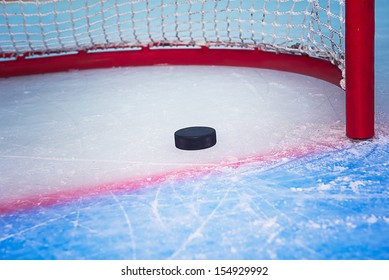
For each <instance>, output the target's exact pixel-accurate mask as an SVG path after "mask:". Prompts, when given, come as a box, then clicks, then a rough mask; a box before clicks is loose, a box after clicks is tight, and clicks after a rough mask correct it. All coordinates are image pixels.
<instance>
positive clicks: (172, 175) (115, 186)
mask: <svg viewBox="0 0 389 280" xmlns="http://www.w3.org/2000/svg"><path fill="white" fill-rule="evenodd" d="M340 142H341V141H340ZM340 142H338V143H340ZM339 145H340V144H338V145H331V144H329V143H321V144H318V143H315V144H310V145H301V146H298V147H293V148H289V149H285V150H280V151H272V152H270V153H267V154H262V155H258V156H254V157H248V158H242V159H239V160H236V161H234V162H221V163H220V164H217V165H214V164H212V165H206V166H202V167H193V168H187V169H181V170H175V171H170V172H166V173H163V174H157V175H154V176H147V177H143V178H137V179H129V180H125V181H122V182H111V183H102V184H99V185H94V186H80V187H77V188H72V189H71V190H63V191H58V192H55V193H50V194H35V195H31V196H28V197H24V198H19V199H15V200H11V201H8V202H5V203H4V202H3V203H2V204H1V205H0V215H5V214H11V213H14V212H19V211H27V210H34V209H39V208H42V207H49V206H54V205H57V204H63V203H67V202H72V201H76V200H77V199H80V198H89V197H97V196H100V195H105V194H109V193H110V192H119V191H126V192H133V191H135V190H138V189H141V188H145V187H152V186H153V185H156V184H160V183H163V182H165V181H170V180H185V179H188V178H193V177H197V176H201V175H207V174H218V173H219V174H222V173H225V172H228V171H231V170H233V169H237V168H239V167H241V166H244V165H248V164H263V165H265V164H272V163H276V162H277V161H279V160H281V159H283V158H287V159H293V158H300V157H303V156H307V155H310V154H314V153H318V152H325V151H330V150H335V149H336V150H337V149H339ZM337 146H338V147H337Z"/></svg>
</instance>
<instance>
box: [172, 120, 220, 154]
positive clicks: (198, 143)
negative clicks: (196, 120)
mask: <svg viewBox="0 0 389 280" xmlns="http://www.w3.org/2000/svg"><path fill="white" fill-rule="evenodd" d="M174 141H175V144H176V147H177V148H178V149H181V150H191V151H193V150H202V149H207V148H210V147H212V146H214V145H215V144H216V130H215V129H213V128H212V127H205V126H192V127H186V128H182V129H180V130H177V131H176V132H175V133H174Z"/></svg>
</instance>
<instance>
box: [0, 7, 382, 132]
mask: <svg viewBox="0 0 389 280" xmlns="http://www.w3.org/2000/svg"><path fill="white" fill-rule="evenodd" d="M0 9H1V16H0V77H9V76H16V75H28V74H38V73H47V72H56V71H66V70H69V69H89V68H101V67H118V66H137V65H155V64H164V63H166V64H177V65H187V64H188V65H189V64H192V65H193V64H197V65H198V64H201V65H231V66H247V67H263V68H270V69H278V70H282V71H291V72H296V73H300V74H306V75H310V76H314V77H317V78H320V79H324V80H326V81H329V82H331V83H334V84H337V85H339V86H340V87H342V88H343V89H345V91H346V133H347V136H348V137H350V138H355V139H367V138H371V137H373V135H374V0H358V1H355V0H214V1H211V0H155V1H154V0H153V1H146V0H51V1H46V0H14V1H10V0H7V1H5V0H0ZM346 66H347V67H346Z"/></svg>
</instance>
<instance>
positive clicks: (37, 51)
mask: <svg viewBox="0 0 389 280" xmlns="http://www.w3.org/2000/svg"><path fill="white" fill-rule="evenodd" d="M344 6H345V3H344V0H214V1H211V0H153V1H145V0H132V1H129V0H51V1H45V0H29V1H27V0H23V1H22V0H17V1H9V0H8V1H5V0H0V9H1V15H0V60H8V59H11V60H12V59H15V58H17V57H18V56H20V55H27V56H32V55H47V54H61V53H67V52H77V51H80V50H88V51H91V50H102V49H104V50H107V49H108V50H109V49H121V48H136V47H139V46H145V45H147V46H165V47H166V46H188V47H196V46H208V47H237V48H248V49H250V48H257V49H261V50H264V51H272V52H280V53H292V54H298V55H301V54H306V55H309V56H311V57H316V58H322V59H326V60H329V61H331V62H332V63H334V64H335V65H338V66H339V68H340V69H341V70H342V71H344V64H345V63H344V36H345V30H344V29H345V28H344V24H345V15H344V14H345V7H344Z"/></svg>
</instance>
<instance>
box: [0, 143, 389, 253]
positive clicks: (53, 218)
mask: <svg viewBox="0 0 389 280" xmlns="http://www.w3.org/2000/svg"><path fill="white" fill-rule="evenodd" d="M388 166H389V143H388V141H378V142H377V141H371V142H362V143H357V144H355V145H351V146H350V147H349V148H347V149H344V150H338V151H333V152H330V153H323V154H316V155H311V156H308V157H302V158H296V159H293V160H292V159H291V160H288V161H280V162H278V163H277V164H272V165H259V164H254V165H249V166H245V167H241V168H239V169H236V170H230V171H228V172H224V173H222V174H211V175H205V176H199V177H195V178H191V179H187V180H181V181H174V180H172V181H168V182H165V183H163V184H159V185H151V186H149V187H147V188H144V189H139V190H137V191H134V192H129V193H124V192H116V193H115V192H111V193H109V194H106V195H103V196H99V197H91V198H83V199H79V200H77V201H74V202H71V203H67V204H63V205H56V206H53V207H48V208H42V209H36V210H31V211H26V212H20V213H14V214H10V215H3V216H1V217H0V223H1V226H0V244H1V246H0V258H1V259H338V260H339V259H389V174H388V172H387V169H388Z"/></svg>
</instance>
